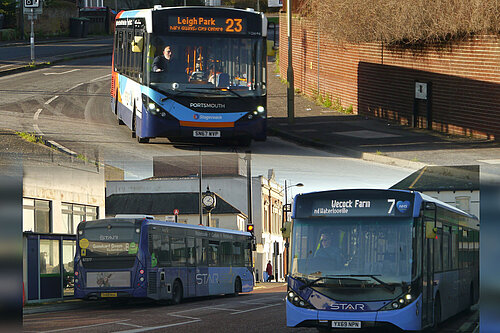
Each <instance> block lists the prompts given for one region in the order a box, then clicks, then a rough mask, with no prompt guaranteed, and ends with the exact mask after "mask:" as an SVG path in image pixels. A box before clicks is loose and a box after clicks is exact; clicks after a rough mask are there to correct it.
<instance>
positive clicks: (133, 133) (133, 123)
mask: <svg viewBox="0 0 500 333" xmlns="http://www.w3.org/2000/svg"><path fill="white" fill-rule="evenodd" d="M133 110H134V114H133V115H132V138H135V127H136V126H137V125H136V124H137V116H136V114H135V104H134V108H133Z"/></svg>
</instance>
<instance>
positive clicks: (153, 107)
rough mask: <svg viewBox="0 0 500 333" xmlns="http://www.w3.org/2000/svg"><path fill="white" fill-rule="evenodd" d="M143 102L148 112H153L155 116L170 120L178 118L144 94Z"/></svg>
mask: <svg viewBox="0 0 500 333" xmlns="http://www.w3.org/2000/svg"><path fill="white" fill-rule="evenodd" d="M142 103H143V105H144V108H145V109H146V111H147V112H149V113H150V114H152V115H153V116H157V117H161V118H164V119H168V120H177V119H176V118H174V117H173V116H172V115H170V113H168V112H167V111H166V110H165V109H163V108H162V107H161V106H160V105H158V104H157V103H156V102H155V101H153V100H152V99H151V98H149V97H148V96H146V95H145V94H142Z"/></svg>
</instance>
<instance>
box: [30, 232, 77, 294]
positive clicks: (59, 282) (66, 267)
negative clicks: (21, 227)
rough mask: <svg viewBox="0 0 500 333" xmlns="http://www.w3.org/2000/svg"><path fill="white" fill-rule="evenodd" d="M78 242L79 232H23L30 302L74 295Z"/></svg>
mask: <svg viewBox="0 0 500 333" xmlns="http://www.w3.org/2000/svg"><path fill="white" fill-rule="evenodd" d="M75 242H76V236H75V235H67V234H64V235H63V234H42V233H34V232H24V233H23V285H24V292H25V297H26V300H27V302H33V303H34V302H38V301H46V300H56V299H64V298H71V297H73V293H74V292H73V277H74V265H73V262H74V257H75Z"/></svg>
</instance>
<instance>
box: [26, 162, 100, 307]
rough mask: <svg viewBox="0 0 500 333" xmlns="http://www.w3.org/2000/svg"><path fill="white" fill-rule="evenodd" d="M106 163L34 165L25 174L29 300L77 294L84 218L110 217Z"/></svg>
mask: <svg viewBox="0 0 500 333" xmlns="http://www.w3.org/2000/svg"><path fill="white" fill-rule="evenodd" d="M104 185H105V180H104V169H103V168H100V167H99V166H96V165H93V164H90V165H89V164H87V163H84V162H82V161H79V162H71V163H53V164H52V163H47V164H45V163H43V164H41V165H36V166H34V165H28V166H26V167H25V169H24V177H23V283H24V290H25V296H26V300H27V301H28V302H38V301H42V300H47V299H61V298H64V297H71V296H72V295H73V288H72V278H73V270H74V268H73V261H74V256H75V239H76V235H75V231H76V227H77V225H78V223H80V222H81V221H84V220H94V219H97V218H101V217H104V213H105V189H104Z"/></svg>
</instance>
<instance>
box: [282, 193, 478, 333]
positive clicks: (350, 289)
mask: <svg viewBox="0 0 500 333" xmlns="http://www.w3.org/2000/svg"><path fill="white" fill-rule="evenodd" d="M292 217H293V231H292V244H291V247H292V250H291V258H290V260H291V263H290V267H291V272H290V275H289V277H288V291H287V298H286V320H287V325H288V326H291V327H317V328H318V329H319V330H320V331H329V330H335V329H346V328H350V329H364V328H370V327H379V328H382V329H390V328H392V329H401V330H409V331H418V330H422V329H424V328H426V327H431V326H437V325H438V324H439V323H440V322H442V321H443V320H446V319H447V318H449V317H451V316H453V315H455V314H457V313H459V312H460V311H463V310H466V309H468V308H469V307H470V306H471V305H473V304H475V303H476V301H477V299H478V291H479V289H478V281H479V268H478V260H479V221H478V219H477V218H476V217H475V216H473V215H470V214H468V213H466V212H463V211H461V210H459V209H457V208H455V207H452V206H450V205H448V204H446V203H443V202H440V201H438V200H436V199H434V198H432V197H430V196H427V195H424V194H422V193H419V192H413V191H401V190H371V189H369V190H336V191H325V192H315V193H308V194H302V195H298V196H296V197H295V200H294V207H293V216H292Z"/></svg>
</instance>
